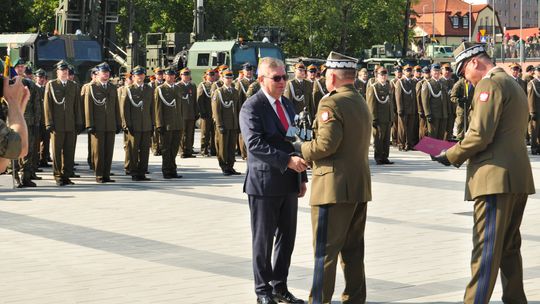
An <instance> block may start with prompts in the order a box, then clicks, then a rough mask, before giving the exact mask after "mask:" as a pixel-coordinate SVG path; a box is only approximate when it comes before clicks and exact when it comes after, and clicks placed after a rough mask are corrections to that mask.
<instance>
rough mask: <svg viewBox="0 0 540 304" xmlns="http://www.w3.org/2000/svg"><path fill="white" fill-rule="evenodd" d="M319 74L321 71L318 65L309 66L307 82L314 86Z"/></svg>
mask: <svg viewBox="0 0 540 304" xmlns="http://www.w3.org/2000/svg"><path fill="white" fill-rule="evenodd" d="M318 72H319V70H318V69H317V66H316V65H314V64H310V65H308V67H307V77H306V80H307V81H310V82H311V83H312V84H313V82H315V80H316V79H317V73H318Z"/></svg>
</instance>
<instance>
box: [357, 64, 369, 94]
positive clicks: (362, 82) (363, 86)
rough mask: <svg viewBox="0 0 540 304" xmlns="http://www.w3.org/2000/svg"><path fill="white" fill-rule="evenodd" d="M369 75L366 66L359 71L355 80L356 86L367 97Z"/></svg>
mask: <svg viewBox="0 0 540 304" xmlns="http://www.w3.org/2000/svg"><path fill="white" fill-rule="evenodd" d="M368 80H369V75H368V70H367V69H366V68H362V69H360V71H358V75H357V77H356V79H355V80H354V84H353V86H354V88H355V89H356V90H357V91H358V93H360V95H362V97H364V99H365V98H366V91H367V85H368Z"/></svg>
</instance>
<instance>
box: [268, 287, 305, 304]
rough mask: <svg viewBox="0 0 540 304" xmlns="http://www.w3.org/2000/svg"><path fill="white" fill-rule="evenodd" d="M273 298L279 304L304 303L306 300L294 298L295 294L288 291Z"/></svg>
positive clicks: (276, 294)
mask: <svg viewBox="0 0 540 304" xmlns="http://www.w3.org/2000/svg"><path fill="white" fill-rule="evenodd" d="M272 296H273V297H274V299H275V300H276V301H278V302H279V303H292V304H303V303H304V300H302V299H298V298H297V297H295V296H293V294H292V293H290V292H289V291H288V290H287V291H285V292H284V293H274V294H272Z"/></svg>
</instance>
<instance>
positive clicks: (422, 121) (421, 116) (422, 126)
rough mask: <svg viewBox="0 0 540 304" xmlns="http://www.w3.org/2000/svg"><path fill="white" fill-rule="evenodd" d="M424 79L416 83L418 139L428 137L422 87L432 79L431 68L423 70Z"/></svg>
mask: <svg viewBox="0 0 540 304" xmlns="http://www.w3.org/2000/svg"><path fill="white" fill-rule="evenodd" d="M422 74H423V78H422V79H420V81H418V82H417V83H416V108H417V109H418V139H419V140H420V139H422V138H423V137H424V136H426V135H427V131H428V128H427V121H426V114H425V112H424V103H423V102H422V86H423V85H424V82H426V81H428V80H429V79H430V78H431V72H430V68H429V67H427V66H426V67H423V68H422Z"/></svg>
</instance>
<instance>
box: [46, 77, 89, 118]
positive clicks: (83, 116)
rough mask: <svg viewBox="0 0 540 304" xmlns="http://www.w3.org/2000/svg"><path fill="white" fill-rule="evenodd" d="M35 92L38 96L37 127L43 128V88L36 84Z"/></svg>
mask: <svg viewBox="0 0 540 304" xmlns="http://www.w3.org/2000/svg"><path fill="white" fill-rule="evenodd" d="M36 90H37V92H38V94H39V115H40V119H39V125H40V126H44V125H45V108H44V107H45V103H44V101H43V100H44V98H45V86H40V85H39V84H37V83H36ZM83 117H84V116H83Z"/></svg>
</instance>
